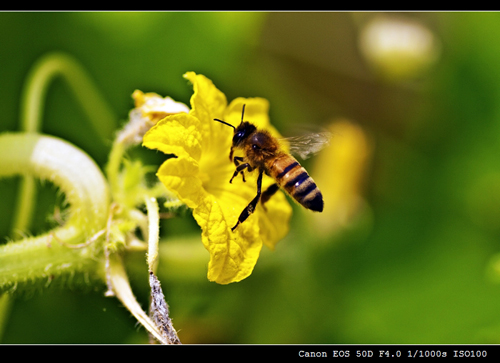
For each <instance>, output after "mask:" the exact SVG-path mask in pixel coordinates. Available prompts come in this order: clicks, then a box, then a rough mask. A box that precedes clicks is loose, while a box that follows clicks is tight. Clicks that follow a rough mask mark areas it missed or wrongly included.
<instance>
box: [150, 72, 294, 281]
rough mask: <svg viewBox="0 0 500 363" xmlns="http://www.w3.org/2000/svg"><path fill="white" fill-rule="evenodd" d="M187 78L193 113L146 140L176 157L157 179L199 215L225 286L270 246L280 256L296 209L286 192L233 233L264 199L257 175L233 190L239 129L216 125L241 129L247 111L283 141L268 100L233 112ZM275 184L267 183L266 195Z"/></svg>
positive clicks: (165, 122) (206, 86) (239, 103)
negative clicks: (191, 90) (259, 192)
mask: <svg viewBox="0 0 500 363" xmlns="http://www.w3.org/2000/svg"><path fill="white" fill-rule="evenodd" d="M184 77H185V78H187V79H188V80H189V81H190V82H191V83H192V84H193V88H194V94H193V96H192V97H191V110H190V111H189V113H187V114H186V113H178V114H174V115H169V116H167V117H165V118H164V119H162V120H161V121H159V122H158V123H157V124H156V125H155V126H153V127H152V128H151V129H150V130H149V131H148V132H147V133H146V135H145V136H144V140H143V145H144V146H146V147H148V148H150V149H158V150H160V151H162V152H164V153H165V154H175V156H176V157H173V158H170V159H167V160H166V161H165V162H164V163H163V164H162V165H161V166H160V168H159V170H158V173H157V176H158V178H159V179H160V180H161V181H162V183H163V184H164V185H165V186H166V187H167V189H168V190H169V191H171V192H173V193H175V194H176V195H177V196H178V198H179V199H180V200H181V201H182V202H184V203H185V204H186V205H187V206H188V207H189V208H191V209H192V210H193V216H194V218H195V220H196V222H197V223H198V225H199V226H200V227H201V229H202V242H203V244H204V246H205V248H206V249H207V250H208V251H209V253H210V262H209V264H208V279H209V280H210V281H215V282H217V283H220V284H227V283H230V282H236V281H240V280H242V279H244V278H246V277H248V276H249V275H250V274H251V273H252V270H253V268H254V266H255V264H256V263H257V259H258V257H259V254H260V250H261V248H262V244H265V245H266V246H268V247H269V248H271V249H273V248H274V246H275V245H276V243H277V242H278V241H279V240H280V239H282V238H283V237H284V236H285V235H286V234H287V233H288V229H289V227H288V224H289V219H290V216H291V207H290V205H289V203H288V201H287V200H286V197H285V195H284V194H283V193H282V192H278V193H276V194H275V195H274V196H273V197H272V198H271V199H270V200H269V201H268V202H267V203H266V208H265V209H264V208H263V207H262V205H261V204H260V203H259V205H258V206H257V208H256V210H255V213H253V214H252V215H251V216H250V217H249V218H248V219H247V220H246V221H245V222H244V223H242V224H240V225H239V226H238V228H237V229H236V230H235V231H234V232H233V231H231V227H232V226H234V225H235V224H236V221H237V220H238V216H239V214H240V213H241V212H242V211H243V209H244V208H245V207H246V206H247V205H248V203H249V202H250V201H251V200H252V199H253V198H254V197H255V196H256V194H257V186H256V172H254V173H246V175H245V178H246V182H243V180H242V178H241V177H240V176H238V177H237V178H235V179H234V180H233V182H232V184H230V183H229V180H230V178H231V176H232V175H233V172H234V170H235V165H234V164H233V163H232V161H230V160H229V151H230V147H231V140H232V137H233V129H232V128H230V127H228V126H226V125H223V124H221V123H219V122H215V121H214V118H218V119H222V120H224V121H226V122H228V123H230V124H232V125H235V126H237V125H238V124H239V122H240V120H241V112H242V107H243V105H244V104H245V105H246V106H245V120H248V121H250V122H252V123H253V124H255V125H256V126H257V127H259V128H264V129H267V130H269V131H270V132H271V133H272V134H274V135H275V136H279V134H278V133H277V131H276V130H275V129H274V128H273V127H272V126H271V125H270V123H269V116H268V108H269V104H268V102H267V100H265V99H262V98H246V99H245V98H237V99H235V100H233V101H232V102H231V103H230V104H229V105H227V100H226V96H225V95H224V94H223V93H222V92H221V91H219V90H218V89H217V88H216V87H215V86H214V84H213V83H212V81H211V80H209V79H208V78H206V77H205V76H203V75H197V74H195V73H194V72H188V73H186V74H185V75H184ZM273 182H274V181H273V180H272V179H271V178H269V177H267V176H265V177H264V180H263V183H262V188H263V190H265V189H266V188H267V187H268V186H269V185H271V184H272V183H273Z"/></svg>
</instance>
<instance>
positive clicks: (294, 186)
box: [269, 154, 323, 212]
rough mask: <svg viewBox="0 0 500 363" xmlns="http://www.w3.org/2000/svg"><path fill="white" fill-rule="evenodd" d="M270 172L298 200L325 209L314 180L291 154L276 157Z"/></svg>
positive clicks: (309, 205)
mask: <svg viewBox="0 0 500 363" xmlns="http://www.w3.org/2000/svg"><path fill="white" fill-rule="evenodd" d="M269 174H270V175H271V176H272V177H274V179H275V180H276V182H277V183H278V184H279V185H280V186H281V187H282V188H283V189H285V191H286V192H287V193H288V194H290V195H291V196H292V197H293V198H294V199H295V200H296V201H297V202H299V203H300V204H301V205H303V206H304V207H305V208H307V209H311V210H313V211H317V212H322V211H323V196H322V195H321V192H320V191H319V189H318V187H317V186H316V183H315V182H314V180H313V179H312V178H311V177H310V176H309V174H307V171H306V169H304V168H303V167H302V166H301V165H300V164H299V162H298V161H297V160H295V158H294V157H293V156H291V155H289V154H281V155H279V156H277V157H276V159H275V160H274V161H273V163H272V165H270V167H269Z"/></svg>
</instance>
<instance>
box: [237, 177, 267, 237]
mask: <svg viewBox="0 0 500 363" xmlns="http://www.w3.org/2000/svg"><path fill="white" fill-rule="evenodd" d="M262 174H263V171H262V170H261V171H259V176H258V178H257V196H256V197H255V198H253V199H252V201H251V202H250V204H248V205H247V206H246V208H245V209H243V212H241V214H240V216H239V217H238V222H237V223H236V225H235V226H234V227H233V228H231V231H233V232H234V230H235V229H236V227H238V225H239V224H240V223H243V222H244V221H246V219H247V218H248V217H249V216H250V215H251V214H252V213H253V212H254V211H255V208H256V207H257V203H259V200H260V195H261V189H262ZM236 175H237V173H236Z"/></svg>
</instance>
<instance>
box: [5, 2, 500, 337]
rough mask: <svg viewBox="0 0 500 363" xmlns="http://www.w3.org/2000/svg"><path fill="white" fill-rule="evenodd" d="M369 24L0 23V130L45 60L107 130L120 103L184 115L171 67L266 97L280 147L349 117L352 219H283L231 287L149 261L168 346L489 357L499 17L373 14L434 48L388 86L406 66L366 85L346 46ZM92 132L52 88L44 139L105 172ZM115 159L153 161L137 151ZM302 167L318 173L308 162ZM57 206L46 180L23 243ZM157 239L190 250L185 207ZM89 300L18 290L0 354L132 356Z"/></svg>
mask: <svg viewBox="0 0 500 363" xmlns="http://www.w3.org/2000/svg"><path fill="white" fill-rule="evenodd" d="M381 15H382V14H379V13H348V12H342V13H335V12H332V13H328V12H327V13H316V12H307V13H300V12H271V13H266V12H258V13H253V12H244V13H240V12H236V13H235V12H221V13H219V12H208V13H205V12H200V13H198V12H192V13H191V12H188V13H184V12H159V13H148V12H140V13H135V12H120V13H114V12H99V13H94V12H78V13H72V12H57V13H50V12H43V13H30V12H22V13H15V12H5V13H0V39H1V41H0V44H1V47H0V80H1V81H0V85H1V87H0V92H1V98H0V99H1V104H2V116H1V118H0V131H14V130H18V129H19V108H20V95H21V90H22V87H23V83H24V80H25V77H26V75H27V73H28V71H29V70H30V67H31V66H32V65H33V64H34V62H35V61H36V60H37V59H39V57H41V56H43V55H44V54H47V53H48V52H51V51H63V52H66V53H67V54H69V55H71V56H73V57H75V58H76V59H77V60H78V61H79V62H80V63H81V64H82V65H83V66H84V67H85V68H86V70H87V71H88V73H89V74H90V75H91V77H92V78H93V80H94V81H95V83H96V84H97V86H98V87H99V89H100V90H101V92H102V94H103V95H104V98H105V99H106V101H107V102H109V104H110V105H111V108H112V109H113V110H114V111H115V113H116V127H118V126H119V125H121V124H122V123H123V122H124V120H126V118H127V114H128V111H129V110H130V109H131V108H132V107H133V103H132V99H131V97H130V96H131V94H132V92H133V91H134V90H135V89H140V90H142V91H145V92H157V93H159V94H162V95H170V96H171V97H173V98H174V99H176V100H178V101H182V102H185V103H189V97H190V95H191V93H192V88H191V86H190V85H188V84H187V82H186V81H185V80H184V79H183V78H182V74H183V73H185V72H186V71H195V72H197V73H202V74H205V75H206V76H207V77H208V78H210V79H212V80H213V81H214V83H215V85H216V86H217V87H218V88H219V89H220V90H222V91H223V92H224V93H225V94H226V96H227V98H228V100H232V99H233V98H236V97H239V96H243V97H252V96H260V97H265V98H267V99H268V100H269V101H270V104H271V109H270V115H271V120H272V122H273V123H274V124H275V126H276V127H277V128H278V129H279V130H281V131H282V132H283V133H284V134H286V131H288V130H290V131H291V130H292V129H293V126H296V125H299V126H300V125H306V126H310V125H312V124H313V125H318V126H321V127H328V125H329V124H330V123H331V122H332V120H335V119H337V118H347V119H349V120H351V121H352V122H354V123H356V124H357V125H359V126H360V127H361V128H362V129H363V130H364V133H365V135H366V137H367V139H368V140H370V144H371V145H372V147H371V153H370V157H369V158H368V161H367V162H366V163H365V164H363V170H364V171H363V173H362V175H363V179H362V183H361V186H360V188H359V194H360V196H361V198H362V199H363V200H364V203H365V204H364V205H365V206H364V208H363V209H362V210H361V211H360V212H359V213H358V214H356V216H354V217H353V218H352V219H351V220H350V221H349V223H348V224H347V225H346V226H345V227H343V228H339V229H338V230H336V231H335V233H329V234H322V235H321V237H318V234H317V233H315V232H316V228H317V227H314V224H313V222H314V218H315V217H314V216H311V215H310V214H309V213H308V212H305V211H303V210H302V209H301V208H300V207H297V206H296V205H294V216H293V221H292V223H291V231H290V234H289V236H288V237H287V238H286V239H284V240H283V241H281V242H280V243H279V244H278V246H277V248H276V250H275V251H274V252H271V251H268V250H266V249H265V248H264V249H263V252H262V254H261V257H260V259H259V262H258V263H257V266H256V268H255V270H254V273H253V274H252V275H251V276H250V277H249V278H247V279H246V280H244V281H242V282H239V283H234V284H230V285H227V286H220V285H216V284H214V283H210V282H209V281H208V280H207V279H206V266H204V265H201V266H200V265H196V266H192V264H191V262H190V261H185V264H183V261H182V260H180V259H177V260H176V259H175V258H172V259H171V261H170V260H169V256H168V253H167V252H168V251H167V252H165V257H164V259H163V260H160V270H159V277H160V280H161V281H162V287H163V290H164V293H165V295H166V299H167V301H168V303H169V305H170V309H171V317H172V318H173V322H174V326H175V328H176V329H177V330H178V331H179V337H180V339H181V341H182V342H183V343H339V344H340V343H500V285H499V284H498V283H499V282H500V274H499V273H498V272H497V270H498V268H497V266H498V263H497V261H499V257H498V256H499V255H498V254H499V252H500V162H499V160H500V67H499V64H500V43H499V42H498V41H497V39H498V37H499V36H500V14H499V13H480V12H477V13H443V12H440V13H407V14H399V13H389V14H386V16H387V18H385V19H389V20H390V19H399V20H401V21H403V22H406V21H408V22H410V23H411V24H420V25H422V26H423V27H425V29H427V31H429V32H430V34H431V35H432V37H433V39H434V41H435V43H434V45H435V51H436V56H435V58H433V59H432V62H429V64H428V65H425V66H422V67H420V68H418V67H417V70H416V71H415V72H413V71H409V72H408V73H407V74H403V75H401V74H399V73H397V72H396V68H397V67H399V66H404V65H407V64H410V62H409V61H407V60H405V58H397V57H396V58H395V59H392V60H389V61H388V62H386V63H387V64H392V65H391V66H390V67H388V68H387V69H385V71H381V70H380V65H378V66H377V64H376V63H374V61H373V59H370V58H369V57H368V56H367V55H366V53H365V52H364V51H363V49H362V48H360V41H361V39H362V37H363V34H364V33H363V32H364V31H365V30H366V27H367V26H368V24H370V21H372V20H373V19H375V18H377V17H379V16H381ZM412 39H413V38H411V37H410V38H408V39H407V42H408V43H411V42H412V41H413V40H412ZM410 45H411V44H410ZM391 61H392V62H393V63H391ZM424 63H425V62H424ZM392 70H394V72H392ZM391 72H392V73H394V74H392V73H391ZM396 73H397V74H396ZM89 125H90V124H89V122H88V120H87V119H86V118H85V115H84V114H83V113H82V111H81V109H80V107H79V105H78V104H77V103H76V102H75V101H74V99H73V97H72V95H71V94H70V92H69V91H68V87H67V85H66V84H65V83H64V81H61V80H59V79H58V80H56V81H55V82H54V83H53V84H52V85H51V86H50V89H49V92H48V96H47V100H46V104H45V112H44V116H43V127H42V131H43V132H44V133H47V134H52V135H56V136H59V137H61V138H64V139H66V140H68V141H70V142H72V143H74V144H75V145H77V146H78V147H80V148H82V149H84V150H85V151H86V152H87V153H88V154H89V155H91V156H92V157H93V158H94V159H95V160H96V162H97V163H98V164H99V165H100V166H101V167H103V166H104V165H105V163H106V161H107V155H108V152H109V149H110V143H108V144H105V143H102V142H96V139H97V136H96V135H97V134H96V133H95V131H94V130H92V128H91V127H90V126H89ZM111 136H112V135H110V140H111ZM337 138H338V139H339V140H342V135H339V136H337V135H334V138H333V140H332V142H333V143H335V142H336V139H337ZM131 154H132V155H134V156H136V157H141V158H143V159H144V160H146V161H147V162H148V163H151V164H155V163H156V164H159V163H160V162H161V160H162V156H161V155H160V154H157V153H155V152H152V151H150V150H141V149H140V148H139V149H137V150H134V151H132V152H131ZM332 162H334V160H332ZM304 165H305V166H306V167H308V169H309V168H311V169H310V170H316V171H318V172H319V170H329V169H328V168H329V167H330V165H329V164H328V163H323V164H321V165H320V164H314V158H313V159H311V160H308V161H307V162H306V163H304ZM311 174H312V176H313V177H314V175H315V174H314V172H312V173H311ZM329 177H330V178H331V179H332V180H334V178H342V175H333V174H332V173H330V176H329ZM17 182H18V180H17V179H8V180H1V181H0V195H1V198H2V203H1V205H0V232H1V234H2V236H8V235H9V233H10V228H11V216H12V209H13V205H14V203H15V193H16V191H17ZM318 184H319V182H318ZM320 187H321V185H320ZM57 198H58V196H57V192H56V191H55V190H52V189H51V188H50V186H48V185H44V186H42V188H41V190H40V194H39V196H38V202H37V203H38V207H37V213H36V219H35V221H34V222H33V229H32V233H37V231H38V232H39V231H41V230H44V229H46V228H48V226H47V223H48V222H47V218H48V215H50V213H51V212H52V211H53V202H54V200H57ZM59 198H60V197H59ZM325 200H326V197H325ZM326 201H327V202H328V200H326ZM320 229H321V228H320ZM162 231H164V234H162V235H165V236H166V241H165V242H164V243H165V244H169V243H172V246H180V245H182V246H184V248H186V249H189V248H194V249H200V250H199V251H200V253H202V254H203V253H204V250H203V248H202V247H201V241H200V240H199V230H198V227H197V226H196V224H195V223H194V222H193V221H192V218H191V216H190V215H189V213H186V214H185V215H183V216H181V217H179V218H175V219H173V220H168V221H165V222H164V224H163V225H162ZM4 240H6V239H4ZM169 241H172V242H169ZM183 241H184V242H185V243H184V244H182V243H183ZM197 251H198V250H197ZM174 254H175V253H174ZM179 255H181V253H179ZM162 256H163V255H162ZM204 256H205V258H206V262H208V253H206V255H204ZM162 258H163V257H162ZM162 261H163V262H164V263H163V265H162ZM127 266H128V267H129V269H130V271H131V279H132V285H133V288H134V290H135V292H136V293H137V296H138V299H139V300H140V301H141V303H142V304H143V306H147V304H148V300H147V298H148V286H147V275H146V266H145V258H144V255H143V254H139V253H137V254H135V255H131V256H129V258H128V261H127ZM104 291H105V286H91V287H85V286H81V284H76V285H74V284H70V283H68V284H64V286H63V288H61V287H60V286H49V287H48V288H46V289H45V288H44V287H43V285H42V286H37V287H34V288H28V289H26V290H23V291H20V293H18V294H16V295H15V299H14V300H13V303H12V306H11V308H10V310H8V311H7V319H6V320H5V322H4V324H3V327H2V328H1V329H0V331H1V330H2V329H3V335H2V336H1V338H0V342H1V343H41V344H43V343H96V344H99V343H146V342H147V334H146V333H145V331H144V329H143V328H141V327H138V326H137V325H136V322H135V320H134V319H133V318H132V317H131V315H130V314H129V312H128V311H127V310H126V309H125V308H123V307H122V306H121V305H120V304H119V302H118V301H117V300H116V299H113V298H105V297H104V295H103V294H104ZM0 320H1V319H0Z"/></svg>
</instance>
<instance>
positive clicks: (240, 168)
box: [229, 156, 253, 183]
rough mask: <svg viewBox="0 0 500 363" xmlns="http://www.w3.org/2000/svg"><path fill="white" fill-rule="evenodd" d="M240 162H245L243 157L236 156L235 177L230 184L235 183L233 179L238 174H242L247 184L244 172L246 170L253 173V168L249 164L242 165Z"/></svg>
mask: <svg viewBox="0 0 500 363" xmlns="http://www.w3.org/2000/svg"><path fill="white" fill-rule="evenodd" d="M240 161H243V158H242V157H238V156H235V157H234V165H236V170H235V171H234V174H233V176H232V177H231V180H229V182H230V183H232V182H233V179H234V178H235V177H236V175H238V173H241V176H242V177H243V182H245V181H246V180H245V174H243V171H244V170H245V169H248V171H249V172H250V171H252V170H253V169H252V167H251V166H250V164H248V163H244V164H240Z"/></svg>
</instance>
